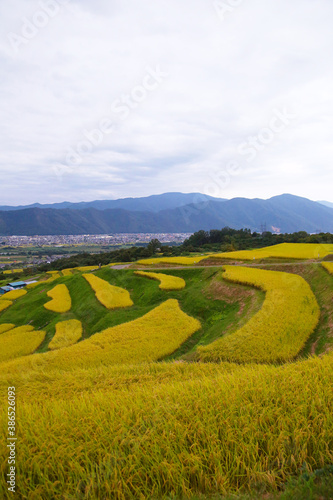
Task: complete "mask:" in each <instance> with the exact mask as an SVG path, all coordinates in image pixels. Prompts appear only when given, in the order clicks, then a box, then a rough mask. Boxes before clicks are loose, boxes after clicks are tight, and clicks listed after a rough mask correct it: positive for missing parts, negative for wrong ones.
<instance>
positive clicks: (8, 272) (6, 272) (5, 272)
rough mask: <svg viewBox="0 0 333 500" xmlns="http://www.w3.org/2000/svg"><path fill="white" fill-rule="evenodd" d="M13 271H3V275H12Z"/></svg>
mask: <svg viewBox="0 0 333 500" xmlns="http://www.w3.org/2000/svg"><path fill="white" fill-rule="evenodd" d="M12 272H13V271H12V270H11V269H7V271H2V273H3V274H12Z"/></svg>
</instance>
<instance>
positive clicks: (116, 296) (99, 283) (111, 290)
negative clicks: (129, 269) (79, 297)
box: [82, 274, 133, 309]
mask: <svg viewBox="0 0 333 500" xmlns="http://www.w3.org/2000/svg"><path fill="white" fill-rule="evenodd" d="M82 276H83V277H84V278H85V279H86V280H87V281H88V283H89V285H90V286H91V288H92V289H93V290H94V292H95V295H96V298H97V300H99V302H100V303H101V304H102V305H103V306H105V307H106V308H107V309H116V308H118V307H129V306H132V305H133V301H132V299H131V297H130V294H129V293H128V291H127V290H125V289H124V288H120V287H119V286H113V285H110V283H108V282H107V281H105V280H102V279H101V278H98V277H97V276H95V275H94V274H83V275H82Z"/></svg>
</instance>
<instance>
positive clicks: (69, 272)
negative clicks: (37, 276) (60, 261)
mask: <svg viewBox="0 0 333 500" xmlns="http://www.w3.org/2000/svg"><path fill="white" fill-rule="evenodd" d="M61 272H62V274H63V276H71V275H72V269H70V268H68V269H63V270H62V271H61Z"/></svg>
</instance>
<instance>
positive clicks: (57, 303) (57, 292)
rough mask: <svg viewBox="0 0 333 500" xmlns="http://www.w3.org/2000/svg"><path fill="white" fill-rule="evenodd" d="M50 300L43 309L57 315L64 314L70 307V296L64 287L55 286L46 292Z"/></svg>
mask: <svg viewBox="0 0 333 500" xmlns="http://www.w3.org/2000/svg"><path fill="white" fill-rule="evenodd" d="M47 295H48V296H49V297H51V298H52V300H50V302H47V303H46V304H44V307H45V309H48V310H49V311H53V312H57V313H65V312H68V311H69V310H70V308H71V307H72V300H71V296H70V295H69V291H68V288H67V286H66V285H57V286H55V287H54V288H52V290H49V291H48V292H47Z"/></svg>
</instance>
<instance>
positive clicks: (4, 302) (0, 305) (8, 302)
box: [0, 299, 13, 312]
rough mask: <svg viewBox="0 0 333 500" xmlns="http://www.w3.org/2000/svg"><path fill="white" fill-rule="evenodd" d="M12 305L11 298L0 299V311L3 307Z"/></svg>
mask: <svg viewBox="0 0 333 500" xmlns="http://www.w3.org/2000/svg"><path fill="white" fill-rule="evenodd" d="M12 305H13V302H12V301H11V300H5V299H1V300H0V312H1V311H4V310H5V309H7V307H10V306H12Z"/></svg>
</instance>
